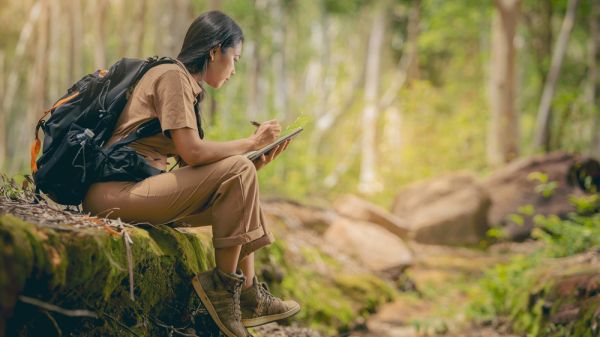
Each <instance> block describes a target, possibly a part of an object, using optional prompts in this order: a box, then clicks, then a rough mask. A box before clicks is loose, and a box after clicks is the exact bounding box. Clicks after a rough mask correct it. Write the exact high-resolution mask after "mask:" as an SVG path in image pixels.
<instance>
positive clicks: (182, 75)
mask: <svg viewBox="0 0 600 337" xmlns="http://www.w3.org/2000/svg"><path fill="white" fill-rule="evenodd" d="M201 91H202V88H201V87H200V85H199V84H198V83H197V82H196V80H195V79H194V78H193V77H192V75H191V74H190V73H189V72H188V71H187V69H186V68H185V66H184V65H183V64H182V63H179V62H178V63H176V64H175V63H169V64H161V65H158V66H156V67H153V68H151V69H150V70H148V72H146V74H144V76H143V77H142V78H141V79H140V81H139V82H138V84H137V85H136V86H135V89H134V90H133V93H132V95H131V97H130V98H129V101H128V102H127V104H126V105H125V109H124V110H123V112H122V113H121V116H120V117H119V119H118V120H117V124H116V127H115V131H114V132H113V135H112V136H111V138H110V139H109V140H108V142H107V143H106V145H105V147H108V146H110V145H111V144H113V143H115V142H117V141H118V140H120V139H122V138H124V137H126V136H127V135H128V134H129V133H130V132H132V131H135V130H136V129H137V128H138V127H139V126H140V125H141V124H143V123H144V122H146V121H148V120H151V119H153V118H158V119H159V120H160V126H161V128H162V130H163V132H162V133H161V134H157V135H154V136H150V137H146V138H142V139H140V140H138V141H135V142H133V143H131V144H130V145H129V146H130V147H132V148H133V149H134V150H135V151H136V152H137V153H139V154H140V155H141V156H142V157H144V158H145V159H146V161H147V162H148V164H150V165H152V166H154V167H156V168H158V169H160V170H166V168H167V158H168V157H172V156H176V155H177V154H176V152H175V144H174V143H173V141H172V140H171V138H169V137H168V132H167V131H168V130H175V129H181V128H191V129H194V130H198V126H197V124H196V114H195V112H194V105H195V104H196V97H197V96H198V94H199V93H200V92H201Z"/></svg>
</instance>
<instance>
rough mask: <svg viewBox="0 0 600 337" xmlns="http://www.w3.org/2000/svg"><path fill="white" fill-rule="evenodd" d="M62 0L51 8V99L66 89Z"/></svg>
mask: <svg viewBox="0 0 600 337" xmlns="http://www.w3.org/2000/svg"><path fill="white" fill-rule="evenodd" d="M62 7H63V4H62V1H61V0H55V1H53V2H52V5H51V6H50V8H49V12H50V13H49V15H50V25H49V29H50V32H49V34H50V37H49V46H48V48H49V51H48V63H49V64H51V65H52V66H51V67H49V68H48V83H49V84H50V85H49V86H48V96H49V97H50V98H51V99H57V98H58V97H59V96H60V95H61V94H62V92H63V90H65V89H66V88H63V86H64V84H63V81H62V79H63V76H62V73H63V71H62V70H63V69H61V65H62V62H61V59H62V57H61V51H62V50H63V49H62V48H61V37H62V28H63V27H62V24H61V23H62V22H63V18H62V17H61V13H62Z"/></svg>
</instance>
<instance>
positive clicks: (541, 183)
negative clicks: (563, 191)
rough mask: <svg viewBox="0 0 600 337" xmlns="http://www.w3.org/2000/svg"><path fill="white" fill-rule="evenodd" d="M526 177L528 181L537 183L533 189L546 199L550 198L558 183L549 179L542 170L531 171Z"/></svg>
mask: <svg viewBox="0 0 600 337" xmlns="http://www.w3.org/2000/svg"><path fill="white" fill-rule="evenodd" d="M527 179H528V180H530V181H536V182H537V183H538V185H537V186H536V187H535V191H536V192H537V193H539V194H541V195H542V196H543V197H544V198H546V199H549V198H551V197H552V195H554V191H555V190H556V188H557V187H558V183H557V182H556V181H553V180H550V178H549V177H548V175H547V174H546V173H543V172H538V171H536V172H531V173H529V175H527Z"/></svg>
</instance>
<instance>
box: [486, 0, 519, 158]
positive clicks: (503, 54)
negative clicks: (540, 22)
mask: <svg viewBox="0 0 600 337" xmlns="http://www.w3.org/2000/svg"><path fill="white" fill-rule="evenodd" d="M494 4H495V7H496V11H495V13H494V17H493V19H492V51H491V62H490V65H491V68H490V111H491V118H490V126H489V133H488V143H487V145H488V146H487V157H488V162H489V163H490V164H492V165H500V164H504V163H507V162H509V161H511V160H512V159H514V158H515V157H517V156H518V154H519V116H518V112H517V109H516V103H515V102H516V87H517V85H516V83H517V77H516V54H517V52H516V48H515V43H514V40H515V34H516V29H517V25H518V22H519V16H520V11H521V0H496V1H494Z"/></svg>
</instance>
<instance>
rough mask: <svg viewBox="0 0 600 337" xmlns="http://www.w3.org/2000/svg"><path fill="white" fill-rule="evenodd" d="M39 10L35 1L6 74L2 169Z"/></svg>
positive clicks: (0, 115)
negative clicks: (10, 126) (27, 53)
mask: <svg viewBox="0 0 600 337" xmlns="http://www.w3.org/2000/svg"><path fill="white" fill-rule="evenodd" d="M41 9H42V4H41V1H37V2H36V3H35V4H34V5H33V7H31V10H30V11H29V17H28V19H27V22H25V24H24V25H23V29H21V33H20V34H19V40H18V42H17V46H16V48H15V55H14V56H13V58H12V64H11V68H10V73H9V74H8V80H7V83H6V92H4V98H3V101H2V111H0V137H1V138H2V140H1V141H0V168H2V167H4V159H5V158H6V148H7V145H8V134H9V132H8V131H9V130H8V129H7V125H6V123H7V121H8V117H9V116H10V115H11V114H12V108H13V102H14V100H15V98H16V97H15V95H16V94H17V89H18V88H19V86H20V84H19V70H20V69H21V61H22V60H23V58H24V56H25V52H26V50H27V46H28V44H29V39H30V38H31V33H32V32H33V28H34V26H35V24H36V23H37V21H38V19H39V17H40V15H41Z"/></svg>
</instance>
